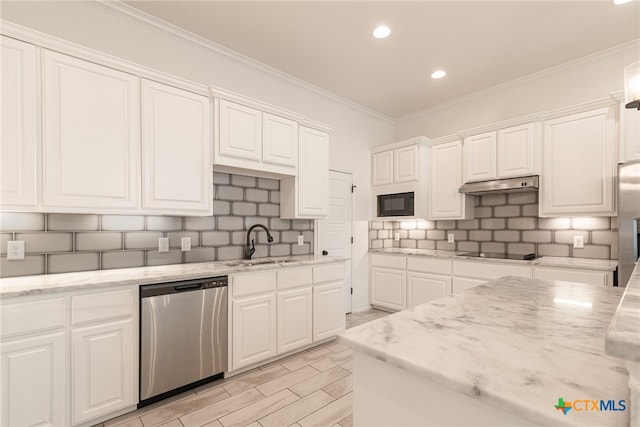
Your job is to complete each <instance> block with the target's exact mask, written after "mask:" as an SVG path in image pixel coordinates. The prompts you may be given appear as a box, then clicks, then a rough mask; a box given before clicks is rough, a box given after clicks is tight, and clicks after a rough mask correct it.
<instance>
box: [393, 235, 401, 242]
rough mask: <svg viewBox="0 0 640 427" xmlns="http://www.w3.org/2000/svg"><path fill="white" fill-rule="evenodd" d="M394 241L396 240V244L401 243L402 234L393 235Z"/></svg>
mask: <svg viewBox="0 0 640 427" xmlns="http://www.w3.org/2000/svg"><path fill="white" fill-rule="evenodd" d="M393 240H395V241H396V242H399V241H400V233H394V234H393Z"/></svg>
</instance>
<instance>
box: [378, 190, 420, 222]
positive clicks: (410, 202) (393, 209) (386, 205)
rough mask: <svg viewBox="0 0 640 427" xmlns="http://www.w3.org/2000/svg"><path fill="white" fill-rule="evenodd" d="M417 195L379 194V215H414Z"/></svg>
mask: <svg viewBox="0 0 640 427" xmlns="http://www.w3.org/2000/svg"><path fill="white" fill-rule="evenodd" d="M414 206H415V197H414V193H413V191H411V192H409V193H394V194H380V195H378V217H379V218H381V217H391V216H414V215H415V210H414Z"/></svg>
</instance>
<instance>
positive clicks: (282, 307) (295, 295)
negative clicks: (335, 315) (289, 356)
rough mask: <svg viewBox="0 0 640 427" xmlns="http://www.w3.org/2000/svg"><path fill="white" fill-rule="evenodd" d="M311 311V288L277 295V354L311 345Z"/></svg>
mask: <svg viewBox="0 0 640 427" xmlns="http://www.w3.org/2000/svg"><path fill="white" fill-rule="evenodd" d="M312 311H313V292H312V290H311V287H308V288H304V289H296V290H292V291H286V292H279V293H278V353H286V352H288V351H291V350H295V349H297V348H300V347H304V346H305V345H308V344H311V343H312V341H313V336H312V333H313V324H312Z"/></svg>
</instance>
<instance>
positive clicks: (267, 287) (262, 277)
mask: <svg viewBox="0 0 640 427" xmlns="http://www.w3.org/2000/svg"><path fill="white" fill-rule="evenodd" d="M276 277H277V276H276V272H275V271H267V272H263V273H249V274H239V275H237V276H236V275H234V276H231V288H232V291H231V295H232V296H233V297H234V298H237V297H243V296H245V295H255V294H261V293H265V292H273V291H275V290H276V283H277V279H276Z"/></svg>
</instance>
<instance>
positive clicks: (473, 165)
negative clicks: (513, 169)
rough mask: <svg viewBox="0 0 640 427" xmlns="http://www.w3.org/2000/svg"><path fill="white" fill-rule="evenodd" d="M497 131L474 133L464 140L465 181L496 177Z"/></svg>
mask: <svg viewBox="0 0 640 427" xmlns="http://www.w3.org/2000/svg"><path fill="white" fill-rule="evenodd" d="M496 140H497V136H496V133H495V132H487V133H483V134H480V135H473V136H469V137H467V138H465V140H464V161H465V181H466V182H470V181H486V180H488V179H495V178H496V176H497V172H496V170H497V169H496Z"/></svg>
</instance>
